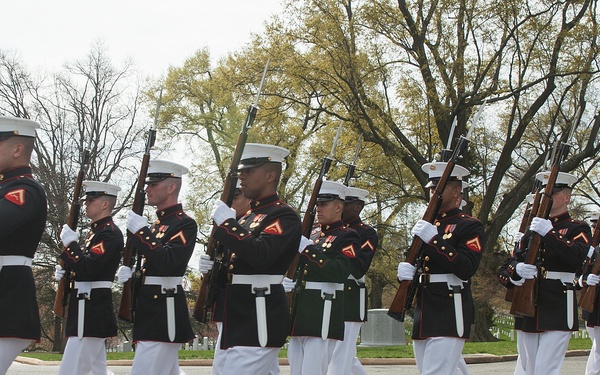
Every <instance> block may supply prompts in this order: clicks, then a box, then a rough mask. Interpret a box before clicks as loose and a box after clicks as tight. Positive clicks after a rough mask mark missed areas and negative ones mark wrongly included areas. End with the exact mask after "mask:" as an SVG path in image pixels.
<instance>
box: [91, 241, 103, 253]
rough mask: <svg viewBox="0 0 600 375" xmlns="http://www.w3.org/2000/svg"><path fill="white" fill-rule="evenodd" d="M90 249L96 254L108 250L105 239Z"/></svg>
mask: <svg viewBox="0 0 600 375" xmlns="http://www.w3.org/2000/svg"><path fill="white" fill-rule="evenodd" d="M90 251H91V252H92V253H94V254H98V255H102V254H104V253H105V252H106V251H105V250H104V241H102V242H100V243H98V244H95V245H94V246H92V248H91V249H90Z"/></svg>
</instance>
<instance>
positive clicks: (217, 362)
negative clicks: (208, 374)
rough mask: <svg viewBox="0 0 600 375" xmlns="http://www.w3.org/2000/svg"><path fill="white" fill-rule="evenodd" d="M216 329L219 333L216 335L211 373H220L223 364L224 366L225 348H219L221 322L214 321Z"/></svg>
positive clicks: (218, 374) (221, 372)
mask: <svg viewBox="0 0 600 375" xmlns="http://www.w3.org/2000/svg"><path fill="white" fill-rule="evenodd" d="M215 324H216V325H217V331H218V332H219V335H218V336H217V343H216V344H215V354H214V358H213V365H212V375H222V374H224V373H223V366H225V356H226V355H227V350H221V335H223V322H216V323H215Z"/></svg>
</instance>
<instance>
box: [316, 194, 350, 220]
mask: <svg viewBox="0 0 600 375" xmlns="http://www.w3.org/2000/svg"><path fill="white" fill-rule="evenodd" d="M343 210H344V204H343V203H342V201H340V200H338V199H334V200H330V201H326V202H317V219H318V220H319V224H323V225H328V224H333V223H335V222H337V221H340V220H341V219H342V212H343Z"/></svg>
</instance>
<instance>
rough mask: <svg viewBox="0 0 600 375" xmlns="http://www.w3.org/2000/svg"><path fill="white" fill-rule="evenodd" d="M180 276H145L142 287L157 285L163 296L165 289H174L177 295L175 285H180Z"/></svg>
mask: <svg viewBox="0 0 600 375" xmlns="http://www.w3.org/2000/svg"><path fill="white" fill-rule="evenodd" d="M182 279H183V277H182V276H146V277H145V278H144V285H158V286H160V290H161V291H162V293H163V294H165V293H166V289H175V293H177V285H181V280H182Z"/></svg>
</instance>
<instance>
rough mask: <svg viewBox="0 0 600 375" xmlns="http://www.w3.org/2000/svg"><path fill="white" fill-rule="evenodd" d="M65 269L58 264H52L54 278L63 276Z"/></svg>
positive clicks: (59, 278) (57, 279)
mask: <svg viewBox="0 0 600 375" xmlns="http://www.w3.org/2000/svg"><path fill="white" fill-rule="evenodd" d="M65 272H66V271H65V270H64V269H63V268H62V267H61V266H60V265H58V264H57V265H56V266H54V280H56V281H60V280H61V279H62V278H63V277H65Z"/></svg>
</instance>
